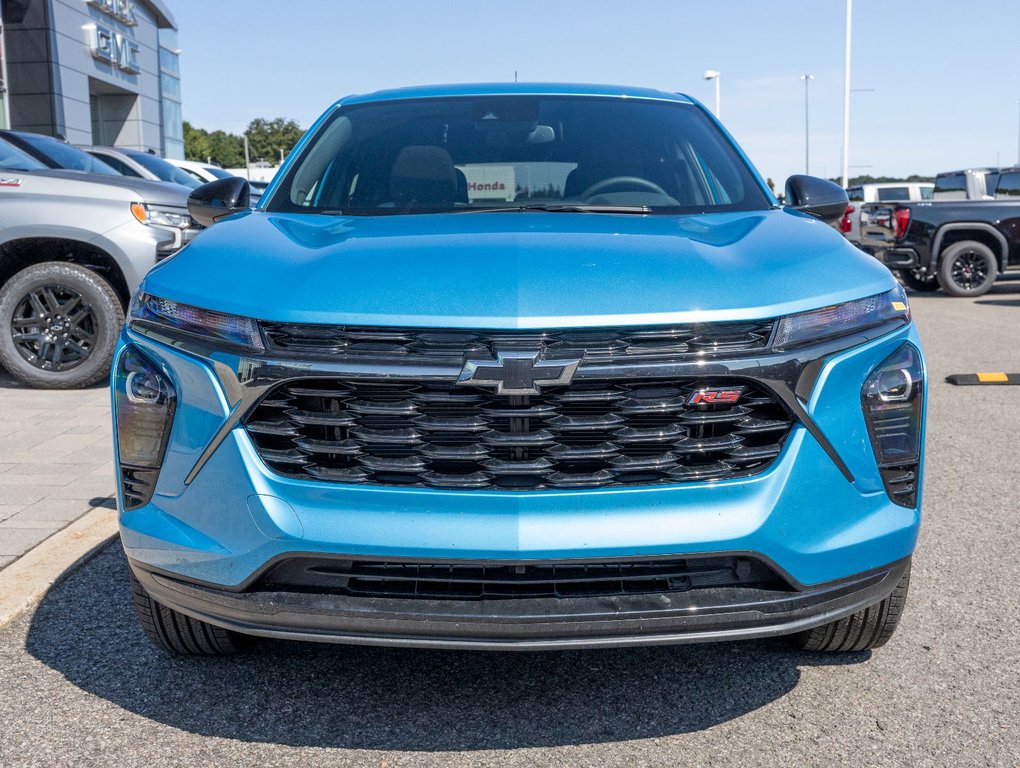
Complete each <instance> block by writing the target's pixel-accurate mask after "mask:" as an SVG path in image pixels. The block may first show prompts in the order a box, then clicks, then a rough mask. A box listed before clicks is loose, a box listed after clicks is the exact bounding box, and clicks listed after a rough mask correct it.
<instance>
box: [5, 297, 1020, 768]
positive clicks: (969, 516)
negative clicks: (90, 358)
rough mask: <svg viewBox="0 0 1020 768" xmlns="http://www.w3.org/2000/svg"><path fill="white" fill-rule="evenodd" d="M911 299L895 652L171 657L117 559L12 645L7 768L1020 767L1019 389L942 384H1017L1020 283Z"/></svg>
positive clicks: (79, 576) (726, 649)
mask: <svg viewBox="0 0 1020 768" xmlns="http://www.w3.org/2000/svg"><path fill="white" fill-rule="evenodd" d="M912 302H913V308H914V314H915V318H916V319H917V321H918V324H919V327H920V331H921V335H922V338H923V340H924V343H925V346H926V350H927V353H928V357H929V366H930V381H931V386H930V389H929V392H930V402H929V430H928V464H927V476H926V482H925V498H924V514H925V522H924V527H923V531H922V535H921V542H920V546H919V550H918V553H917V555H916V557H915V561H914V571H913V583H912V586H911V593H910V598H909V604H908V609H907V612H906V615H905V617H904V619H903V623H902V624H901V626H900V630H899V631H898V633H897V634H896V636H895V637H894V638H893V640H892V642H891V643H890V644H889V645H888V646H887V647H886V648H884V649H881V650H880V651H877V652H875V653H874V654H871V653H861V654H854V655H847V656H837V657H830V656H825V655H819V654H807V653H795V652H792V651H788V650H786V649H785V648H784V647H783V646H782V645H781V644H778V643H761V642H748V643H740V644H720V645H707V646H680V647H672V648H651V649H634V650H612V651H587V652H580V651H575V652H557V653H544V654H530V655H527V654H502V653H501V654H483V653H462V652H431V651H429V652H425V651H406V650H384V649H369V648H351V647H342V646H311V645H307V646H306V645H300V644H291V643H281V642H265V643H261V644H259V645H258V646H257V648H256V650H255V652H254V653H251V654H249V655H246V656H241V657H236V658H231V659H226V660H206V659H199V660H195V659H176V658H171V657H169V656H167V655H164V654H163V653H161V652H159V651H157V650H156V649H155V648H154V647H152V646H150V645H149V644H148V642H147V641H146V640H145V638H144V637H143V636H142V633H141V631H140V630H139V629H138V627H137V626H136V623H135V618H134V615H133V612H132V609H131V604H130V599H129V594H128V588H127V572H126V565H125V563H124V559H123V557H122V555H121V554H120V551H119V549H118V547H117V546H116V545H115V544H111V545H109V546H107V547H106V548H105V549H104V550H103V551H102V552H101V553H100V554H99V555H98V556H97V557H95V558H94V559H92V560H91V561H90V562H88V563H87V564H86V565H85V566H83V567H81V568H79V569H77V570H76V571H74V572H73V573H71V574H70V575H69V576H68V577H67V578H66V579H65V580H64V581H63V582H62V583H60V584H58V585H57V586H56V587H54V588H53V589H52V590H51V591H50V592H49V594H48V595H47V596H46V598H45V599H44V600H43V602H42V603H41V604H40V605H39V606H38V608H37V610H35V611H34V612H33V613H31V614H30V615H27V616H25V617H24V618H22V619H21V620H19V621H17V622H15V623H14V624H12V625H10V626H9V627H8V628H6V629H5V630H3V631H2V632H0V724H2V725H0V766H8V765H16V766H52V765H91V764H102V765H120V766H130V765H149V766H162V765H194V766H198V765H238V766H247V765H259V766H264V765H302V766H318V765H323V766H325V765H330V766H336V765H348V764H350V765H369V766H380V765H388V766H419V765H443V766H447V765H500V766H512V765H593V766H594V765H684V766H691V765H720V766H722V765H725V766H733V765H741V764H744V765H768V766H771V765H777V766H784V768H789V766H806V765H867V766H878V765H890V766H892V765H896V766H902V765H911V766H946V765H952V766H986V765H988V766H1016V765H1018V764H1020V726H1018V725H1017V711H1018V710H1020V644H1018V643H1017V642H1016V637H1017V636H1018V635H1020V591H1018V589H1017V584H1018V582H1020V559H1018V558H1017V556H1016V547H1017V535H1016V531H1017V529H1018V527H1020V511H1018V508H1017V507H1018V505H1017V495H1018V494H1017V488H1018V483H1017V479H1016V478H1017V473H1018V469H1017V466H1018V463H1017V457H1018V456H1020V387H1013V386H994V387H993V386H986V387H967V388H964V387H952V386H950V385H948V384H946V383H944V381H943V380H944V378H945V376H946V375H948V374H950V373H962V372H974V371H1006V372H1010V373H1020V343H1018V335H1020V282H1008V283H1003V284H1000V285H998V286H997V287H996V288H995V289H994V290H993V292H992V293H991V294H989V295H987V296H984V297H982V298H980V299H975V300H964V299H951V298H948V297H946V296H943V295H941V294H935V295H914V296H912ZM0 386H3V383H2V382H0ZM37 397H38V398H39V402H45V398H47V397H50V395H48V394H46V393H37Z"/></svg>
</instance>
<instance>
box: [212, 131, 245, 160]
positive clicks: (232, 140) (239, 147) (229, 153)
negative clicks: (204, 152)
mask: <svg viewBox="0 0 1020 768" xmlns="http://www.w3.org/2000/svg"><path fill="white" fill-rule="evenodd" d="M209 147H210V150H211V153H212V159H213V162H214V163H216V164H217V165H221V166H223V167H224V168H244V139H242V138H241V137H240V136H235V135H234V134H232V133H226V132H225V131H213V132H212V133H210V134H209Z"/></svg>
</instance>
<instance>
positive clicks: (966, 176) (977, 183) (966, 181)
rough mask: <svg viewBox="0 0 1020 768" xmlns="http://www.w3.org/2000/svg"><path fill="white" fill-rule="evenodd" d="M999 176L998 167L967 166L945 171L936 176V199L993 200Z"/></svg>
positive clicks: (933, 197)
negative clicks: (959, 169) (958, 169)
mask: <svg viewBox="0 0 1020 768" xmlns="http://www.w3.org/2000/svg"><path fill="white" fill-rule="evenodd" d="M998 177H999V169H998V168H967V169H965V170H962V171H945V172H943V173H940V174H938V175H937V176H936V177H935V192H934V194H933V196H932V199H934V200H991V199H992V198H993V197H994V191H993V190H994V189H995V185H996V183H997V180H998Z"/></svg>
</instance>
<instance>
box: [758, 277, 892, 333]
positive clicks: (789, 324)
mask: <svg viewBox="0 0 1020 768" xmlns="http://www.w3.org/2000/svg"><path fill="white" fill-rule="evenodd" d="M891 320H900V321H902V322H903V323H907V322H909V321H910V307H909V306H908V305H907V294H906V292H905V291H904V290H903V286H901V285H897V286H896V287H895V288H894V289H893V290H891V291H889V292H888V293H880V294H878V295H876V296H868V297H867V298H866V299H857V300H856V301H848V302H846V303H845V304H836V305H834V306H831V307H823V308H822V309H816V310H813V311H811V312H801V313H800V314H797V315H787V316H786V317H784V318H782V319H781V320H780V321H779V328H777V329H776V337H775V339H774V340H773V342H772V344H773V346H774V347H777V348H779V349H784V348H788V347H795V346H797V345H799V344H805V343H807V342H814V341H821V340H823V339H830V338H833V337H836V336H846V335H848V334H850V333H854V332H855V331H860V330H863V329H865V328H870V327H873V326H876V325H881V324H882V323H887V322H889V321H891Z"/></svg>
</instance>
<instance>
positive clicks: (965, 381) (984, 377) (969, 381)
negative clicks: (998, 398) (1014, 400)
mask: <svg viewBox="0 0 1020 768" xmlns="http://www.w3.org/2000/svg"><path fill="white" fill-rule="evenodd" d="M946 381H948V382H949V383H950V384H956V385H957V386H961V387H966V386H971V385H973V384H1020V373H1002V372H1001V371H985V372H979V373H954V374H952V375H951V376H946Z"/></svg>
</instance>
